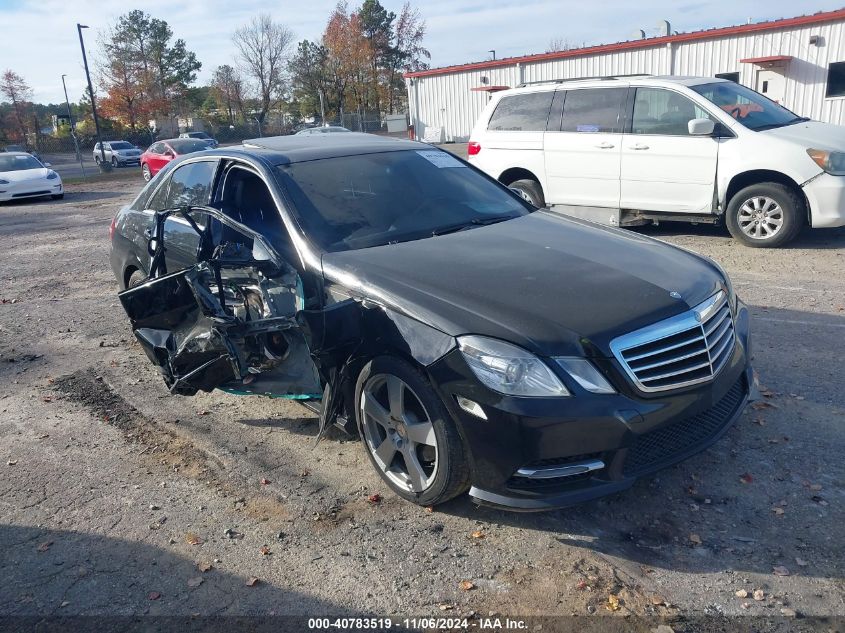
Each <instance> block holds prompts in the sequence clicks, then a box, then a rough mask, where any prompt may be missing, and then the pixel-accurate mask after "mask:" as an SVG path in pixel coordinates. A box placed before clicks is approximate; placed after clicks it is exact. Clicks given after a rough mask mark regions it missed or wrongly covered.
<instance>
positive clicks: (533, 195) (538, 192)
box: [508, 178, 546, 209]
mask: <svg viewBox="0 0 845 633" xmlns="http://www.w3.org/2000/svg"><path fill="white" fill-rule="evenodd" d="M508 189H510V190H511V191H513V192H514V193H515V194H516V195H518V196H519V197H520V198H522V199H523V200H525V201H526V202H529V203H530V204H532V205H534V206H535V207H537V208H538V209H542V208H543V207H545V206H546V200H545V199H544V198H543V189H542V187H540V183H539V182H537V181H536V180H530V179H527V178H526V179H524V180H515V181H514V182H512V183H511V184H509V185H508Z"/></svg>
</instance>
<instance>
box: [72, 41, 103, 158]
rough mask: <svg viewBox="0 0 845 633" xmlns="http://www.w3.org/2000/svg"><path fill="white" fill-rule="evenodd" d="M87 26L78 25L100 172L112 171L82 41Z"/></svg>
mask: <svg viewBox="0 0 845 633" xmlns="http://www.w3.org/2000/svg"><path fill="white" fill-rule="evenodd" d="M87 28H88V27H87V26H86V25H85V24H77V25H76V30H77V31H78V32H79V47H80V48H81V49H82V63H83V64H84V65H85V77H87V78H88V96H90V97H91V114H92V115H93V116H94V131H95V132H96V133H97V143H99V145H100V171H111V164H107V163H106V150H105V148H104V147H103V139H102V138H101V137H100V121H99V119H98V118H97V105H96V104H95V103H94V86H92V85H91V73H90V72H88V57H87V56H86V55H85V42H84V41H83V40H82V29H87Z"/></svg>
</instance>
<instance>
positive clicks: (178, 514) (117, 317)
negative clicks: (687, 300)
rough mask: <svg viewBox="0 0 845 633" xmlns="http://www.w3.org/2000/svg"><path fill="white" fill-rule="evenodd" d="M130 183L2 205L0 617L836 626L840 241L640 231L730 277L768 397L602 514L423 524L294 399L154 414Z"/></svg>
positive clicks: (174, 402)
mask: <svg viewBox="0 0 845 633" xmlns="http://www.w3.org/2000/svg"><path fill="white" fill-rule="evenodd" d="M139 186H140V183H139V182H138V180H137V179H134V178H132V179H127V180H126V181H115V180H111V181H108V182H101V183H88V184H86V185H70V186H68V188H67V196H66V198H65V200H63V201H61V202H29V203H13V204H7V205H3V206H2V207H0V238H2V244H3V249H2V251H0V281H2V285H0V301H2V303H1V304H0V472H1V473H2V477H0V616H10V615H27V616H43V615H77V614H85V615H146V614H149V615H184V616H190V615H192V614H202V615H218V614H224V615H256V614H262V615H268V614H301V615H308V616H313V615H319V614H341V613H342V614H361V613H378V614H416V615H471V614H473V613H474V614H479V615H481V616H488V615H489V614H490V613H491V612H495V613H501V614H519V615H523V616H525V615H532V614H546V615H550V614H561V615H568V614H578V615H588V614H596V615H597V616H598V615H631V614H635V615H654V616H659V617H661V618H663V621H665V622H670V623H671V624H672V626H673V627H675V630H685V629H684V622H689V621H690V618H695V617H697V616H715V615H726V616H732V615H768V616H780V615H781V614H782V613H783V614H785V615H786V616H788V617H791V616H792V615H793V613H795V614H797V615H798V616H801V615H803V616H843V615H845V604H844V602H845V598H843V596H845V583H843V560H844V559H843V543H845V528H843V526H844V525H845V513H843V502H845V493H843V490H845V487H843V484H844V483H845V477H844V476H843V475H844V474H845V467H844V466H843V460H842V454H843V452H845V442H843V433H842V428H843V423H845V390H843V389H842V384H843V379H842V357H843V338H844V337H845V275H843V271H845V231H843V230H834V231H806V232H805V233H804V234H803V235H802V236H801V237H800V239H799V240H798V241H797V242H796V243H795V245H794V246H793V247H792V248H789V249H786V250H780V251H768V250H753V249H747V248H743V247H741V246H739V245H737V244H736V243H734V242H732V241H731V240H730V239H729V238H728V237H727V235H726V233H725V232H724V231H723V230H721V229H716V228H713V227H690V226H666V225H663V226H660V227H655V228H648V229H643V232H644V233H646V234H649V235H654V236H657V237H659V238H661V239H665V240H667V241H670V242H673V243H676V244H679V245H681V246H684V247H686V248H690V249H692V250H695V251H698V252H701V253H704V254H706V255H709V256H711V257H713V258H715V259H716V260H717V261H719V263H721V264H722V266H723V267H724V268H725V269H726V270H727V271H728V272H729V273H730V275H731V276H732V278H733V279H734V284H735V286H736V289H737V291H738V292H739V293H740V295H741V296H742V298H743V299H744V300H745V301H746V302H747V303H748V304H749V305H750V306H751V309H752V313H753V335H754V362H755V366H756V369H757V371H758V372H759V376H760V382H761V385H762V392H763V395H764V396H765V397H764V399H763V400H762V401H761V402H760V403H759V404H757V405H755V406H753V407H749V408H748V409H747V410H746V412H745V413H744V414H743V416H742V417H741V419H740V420H739V422H738V423H737V424H736V426H735V427H734V428H733V429H732V430H730V432H729V433H728V434H727V435H726V436H725V438H723V439H722V440H721V441H720V442H718V443H717V444H716V445H715V446H714V447H712V448H711V449H710V450H708V451H706V452H705V453H703V454H701V455H699V456H696V457H694V458H692V459H690V460H688V461H686V462H685V463H683V464H681V465H679V466H676V467H674V468H671V469H669V470H667V471H664V472H661V473H659V474H658V475H657V476H655V477H651V478H646V479H643V480H641V481H640V482H638V483H637V484H636V485H635V486H634V488H633V489H631V490H629V491H627V492H625V493H623V494H619V495H616V496H613V497H609V498H606V499H604V500H600V501H597V502H593V503H588V504H585V505H583V506H580V507H577V508H572V509H568V510H565V511H559V512H552V513H543V514H513V513H506V512H499V511H493V510H489V509H484V508H477V507H475V506H474V505H473V504H472V503H470V501H469V500H468V499H466V498H463V499H458V500H456V501H453V502H451V503H450V504H447V505H446V506H443V507H440V508H437V509H436V510H435V511H434V512H429V511H426V510H425V509H422V508H417V507H415V506H413V505H410V504H408V503H405V502H403V501H401V500H400V499H399V498H397V497H395V496H394V495H392V494H391V493H390V492H389V491H388V490H386V488H385V486H384V485H382V483H381V481H380V479H379V478H378V476H377V475H376V474H375V472H374V471H373V470H372V468H371V467H370V465H369V463H368V461H367V459H366V456H365V455H364V452H363V448H362V447H361V445H360V443H359V442H357V441H354V440H351V439H349V438H346V437H345V436H342V435H341V434H340V433H335V432H330V433H329V435H328V437H326V438H325V439H324V440H323V441H322V442H320V443H319V444H318V445H317V446H316V447H315V446H314V435H315V432H316V420H315V419H314V416H313V414H311V413H310V412H309V411H307V410H306V409H304V408H302V407H301V406H299V405H297V404H295V403H291V402H287V401H280V400H268V399H259V398H249V397H243V398H238V397H234V396H230V395H226V394H222V393H212V394H202V395H199V396H197V397H195V398H182V397H178V396H169V395H168V394H167V391H166V390H165V388H164V385H163V383H162V381H161V379H160V378H159V377H158V375H157V374H156V373H155V372H154V370H153V369H152V367H151V366H150V364H149V363H148V361H147V360H146V358H145V357H143V355H142V353H141V350H140V348H139V347H138V345H137V344H135V343H134V339H133V337H132V335H131V332H130V330H129V328H128V324H127V320H126V318H125V316H124V314H123V312H122V310H121V308H120V306H119V304H118V301H117V299H116V296H115V293H116V285H115V281H114V279H113V277H112V274H111V272H110V270H109V268H108V265H107V256H108V238H107V231H108V225H109V222H110V220H111V217H112V215H113V214H114V212H115V210H116V209H117V208H118V207H119V206H120V205H121V204H123V203H125V202H126V201H128V200H129V199H130V198H131V197H132V196H133V195H134V192H136V191H137V190H138V189H139ZM371 495H382V498H381V500H380V501H377V502H373V501H371V499H373V498H374V497H372V496H371ZM254 579H257V580H254ZM462 581H470V583H471V584H464V587H472V588H471V589H465V588H462V586H461V583H462ZM664 630H665V629H664ZM696 630H702V629H701V628H697V629H696Z"/></svg>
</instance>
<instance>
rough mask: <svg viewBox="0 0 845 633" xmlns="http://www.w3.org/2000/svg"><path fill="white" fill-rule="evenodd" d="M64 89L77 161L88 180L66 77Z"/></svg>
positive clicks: (63, 79) (63, 82) (63, 84)
mask: <svg viewBox="0 0 845 633" xmlns="http://www.w3.org/2000/svg"><path fill="white" fill-rule="evenodd" d="M62 88H64V89H65V103H66V104H67V118H68V121H70V137H71V138H72V139H73V147H74V148H75V149H76V160H78V161H79V167H80V169H82V177H83V178H86V175H85V165H83V164H82V154H80V153H79V142H78V141H77V140H76V126H74V124H73V113H72V112H71V111H70V100H69V99H68V98H67V85H65V75H62Z"/></svg>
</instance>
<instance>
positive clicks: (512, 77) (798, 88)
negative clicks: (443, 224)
mask: <svg viewBox="0 0 845 633" xmlns="http://www.w3.org/2000/svg"><path fill="white" fill-rule="evenodd" d="M812 35H819V36H821V39H822V45H821V46H814V45H811V44H810V36H812ZM771 55H791V56H792V58H793V59H792V60H791V61H790V62H789V64H788V66H787V67H786V69H785V73H784V74H785V76H786V87H785V94H784V99H783V105H784V106H786V107H787V108H789V109H790V110H793V111H794V112H796V113H798V114H799V115H801V116H807V117H810V118H813V119H817V120H820V121H827V122H830V123H836V124H840V125H842V124H845V97H836V98H826V97H825V89H826V85H827V67H828V64H830V63H831V62H839V61H845V21H839V22H827V23H821V24H811V25H806V26H801V27H793V28H785V29H777V30H771V31H758V32H756V33H747V34H740V35H736V36H731V37H721V38H713V39H709V40H698V41H692V42H677V43H673V44H671V48H670V46H668V45H658V46H651V47H648V48H641V49H633V50H627V51H616V52H609V53H598V54H593V55H584V56H579V57H569V58H565V59H557V60H548V61H539V62H527V63H524V64H521V65H519V64H514V65H512V66H503V67H499V68H485V69H480V70H468V71H463V72H454V73H448V74H443V75H433V76H428V77H417V78H414V79H413V80H412V81H413V84H411V82H410V81H409V85H408V94H409V102H410V110H411V121H412V122H413V123H414V124H415V126H416V131H417V134H418V136H419V137H420V138H422V136H423V134H424V133H425V128H426V127H430V126H436V127H440V128H442V129H443V140H445V141H466V140H467V139H468V138H469V134H470V132H471V131H472V126H473V125H474V123H475V120H476V119H477V118H478V116H479V115H480V114H481V110H482V109H483V108H484V106H485V104H486V103H487V100H488V95H487V94H486V93H484V92H473V91H472V90H471V89H472V88H477V87H481V86H484V85H504V86H517V85H519V84H520V83H522V82H530V81H546V80H553V79H571V78H577V77H595V76H605V75H629V74H635V73H649V74H654V75H667V74H673V75H698V76H705V77H710V76H713V75H715V74H716V73H725V72H739V73H740V83H742V84H744V85H746V86H749V87H751V88H754V87H755V84H756V81H755V78H756V72H757V70H758V69H759V66H756V65H754V64H748V63H745V64H743V63H740V61H739V60H741V59H747V58H754V57H768V56H771ZM482 78H486V82H485V81H484V80H483V79H482ZM415 93H416V94H415Z"/></svg>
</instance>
